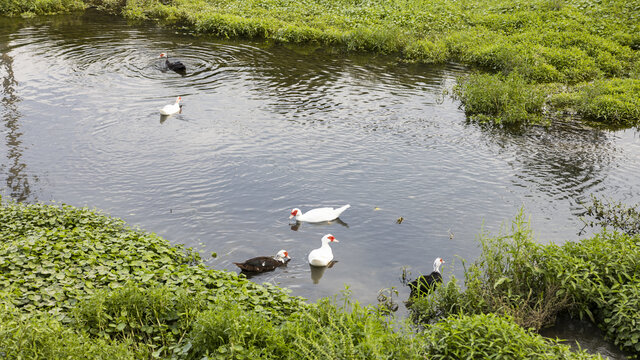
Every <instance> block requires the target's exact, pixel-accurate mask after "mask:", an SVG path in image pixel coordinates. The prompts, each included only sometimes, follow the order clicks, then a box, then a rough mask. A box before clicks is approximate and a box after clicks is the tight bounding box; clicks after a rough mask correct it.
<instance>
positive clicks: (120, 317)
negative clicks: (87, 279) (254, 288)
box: [73, 285, 246, 357]
mask: <svg viewBox="0 0 640 360" xmlns="http://www.w3.org/2000/svg"><path fill="white" fill-rule="evenodd" d="M218 301H220V300H218ZM222 301H229V300H228V299H226V298H224V299H223V300H222ZM209 303H214V302H213V301H208V300H207V298H206V297H205V296H203V294H190V293H189V292H188V291H186V290H184V289H181V288H172V287H168V286H163V287H158V288H147V289H143V288H138V287H135V286H131V285H127V286H125V287H122V288H118V289H116V290H104V291H99V292H97V293H96V294H94V295H93V296H92V297H90V298H88V299H85V300H82V301H80V303H79V304H78V306H77V307H76V308H75V309H74V311H73V313H74V315H75V316H74V323H75V325H76V326H79V327H81V328H82V329H83V330H86V331H87V332H88V333H90V334H92V335H95V336H98V337H100V338H107V339H113V340H131V341H132V342H133V344H136V346H142V349H141V350H145V349H146V347H147V346H149V347H151V348H156V350H155V352H156V353H157V354H162V353H163V352H164V355H165V356H167V357H168V355H174V356H177V355H184V354H186V353H187V352H188V350H189V349H190V348H191V343H190V341H189V339H188V338H186V335H187V334H188V333H189V332H190V331H191V326H192V325H193V322H194V321H195V318H196V316H198V315H199V314H200V312H201V311H203V310H204V309H206V308H207V306H208V304H209ZM237 306H238V307H241V306H239V305H237ZM243 311H246V309H243Z"/></svg>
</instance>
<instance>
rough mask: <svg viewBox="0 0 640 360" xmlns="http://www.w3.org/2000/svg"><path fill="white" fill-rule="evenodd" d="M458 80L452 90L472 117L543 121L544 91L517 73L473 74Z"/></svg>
mask: <svg viewBox="0 0 640 360" xmlns="http://www.w3.org/2000/svg"><path fill="white" fill-rule="evenodd" d="M459 80H460V81H459V83H458V85H456V87H455V89H454V92H455V94H456V96H457V97H458V98H459V99H460V100H461V101H462V104H463V105H464V109H465V113H466V114H467V115H468V116H469V117H470V118H471V119H476V120H478V121H480V122H484V121H492V122H495V123H503V124H512V123H515V124H520V123H531V124H538V123H542V122H544V121H545V119H544V118H543V117H542V105H543V104H544V93H543V92H542V91H541V89H540V88H538V87H536V86H534V85H531V84H528V83H526V82H525V81H524V80H523V79H522V78H521V77H519V76H517V75H513V74H512V75H511V76H509V77H507V78H505V79H503V78H502V77H500V76H493V75H489V74H474V75H470V76H468V77H466V78H462V79H459Z"/></svg>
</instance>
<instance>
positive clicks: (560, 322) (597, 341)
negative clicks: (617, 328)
mask: <svg viewBox="0 0 640 360" xmlns="http://www.w3.org/2000/svg"><path fill="white" fill-rule="evenodd" d="M540 334H541V335H542V336H546V337H549V338H554V339H555V338H558V339H562V340H564V341H565V342H564V343H565V344H567V345H570V346H571V347H572V348H573V349H574V350H578V349H586V350H587V351H588V352H590V353H592V354H600V355H602V356H604V357H606V358H609V359H617V360H626V359H630V358H633V356H632V354H627V353H624V352H622V351H620V350H619V349H618V348H616V347H615V346H614V345H613V344H611V343H610V342H608V341H605V340H604V333H603V332H602V330H600V329H599V328H598V327H597V326H596V325H595V324H593V323H591V322H590V321H587V320H580V319H578V318H571V317H570V316H569V315H567V314H565V315H562V316H560V317H558V319H557V320H556V325H554V326H552V327H549V328H546V329H542V330H541V331H540Z"/></svg>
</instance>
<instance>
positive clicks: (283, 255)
mask: <svg viewBox="0 0 640 360" xmlns="http://www.w3.org/2000/svg"><path fill="white" fill-rule="evenodd" d="M288 259H291V258H290V257H289V252H288V251H287V250H280V251H278V253H277V254H276V260H280V261H283V262H284V261H286V260H288Z"/></svg>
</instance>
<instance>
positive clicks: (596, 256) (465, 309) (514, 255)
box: [411, 212, 640, 353]
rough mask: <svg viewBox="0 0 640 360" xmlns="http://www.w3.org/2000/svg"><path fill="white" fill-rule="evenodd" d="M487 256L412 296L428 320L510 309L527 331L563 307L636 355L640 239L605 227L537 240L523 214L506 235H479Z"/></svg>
mask: <svg viewBox="0 0 640 360" xmlns="http://www.w3.org/2000/svg"><path fill="white" fill-rule="evenodd" d="M480 241H481V244H482V253H481V255H480V257H479V259H478V260H477V261H476V262H475V263H474V264H472V265H471V266H470V267H469V268H467V269H466V270H465V285H466V289H465V290H464V291H463V290H461V289H460V287H459V286H458V284H457V282H456V281H455V280H453V281H451V282H450V283H448V284H446V285H445V286H440V287H438V288H437V289H436V291H435V292H434V294H432V295H431V296H430V297H426V298H419V299H415V300H413V302H412V304H411V309H412V310H413V311H414V312H415V314H414V319H415V320H416V321H420V322H423V323H427V322H433V321H437V320H441V319H443V318H446V317H447V316H450V315H452V314H458V313H461V314H470V315H474V314H486V313H497V314H506V315H508V316H510V317H512V318H513V321H514V322H516V323H517V324H520V325H522V326H523V327H525V328H530V327H531V328H535V329H539V328H541V327H543V326H545V325H549V324H553V322H554V320H555V317H556V315H557V314H558V313H560V312H562V311H571V312H572V313H574V314H579V315H580V316H581V317H583V316H587V317H589V318H590V319H591V320H592V321H594V322H596V323H597V324H598V325H600V326H601V327H602V328H603V330H605V331H606V333H607V335H608V336H609V337H611V338H612V339H613V340H614V342H615V343H616V344H617V345H619V346H620V347H621V348H623V349H625V350H629V351H632V352H636V353H638V349H639V348H640V345H638V339H640V321H639V319H638V315H637V309H638V305H639V304H640V292H639V291H638V289H639V288H640V281H639V280H638V279H640V236H639V235H635V236H631V235H627V234H622V233H615V232H614V233H610V232H606V231H604V232H602V233H600V234H597V235H596V236H594V237H592V238H590V239H585V240H582V241H580V242H567V243H565V244H564V245H562V246H559V245H555V244H548V245H544V246H543V245H540V244H538V243H537V242H535V241H534V240H533V236H532V234H531V229H530V227H529V225H528V223H526V222H525V219H524V216H523V214H522V212H521V213H520V214H519V215H518V216H517V217H516V219H515V220H514V221H513V224H512V227H511V229H510V231H507V232H505V234H504V235H499V236H495V237H490V236H488V235H486V234H482V235H481V237H480Z"/></svg>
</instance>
